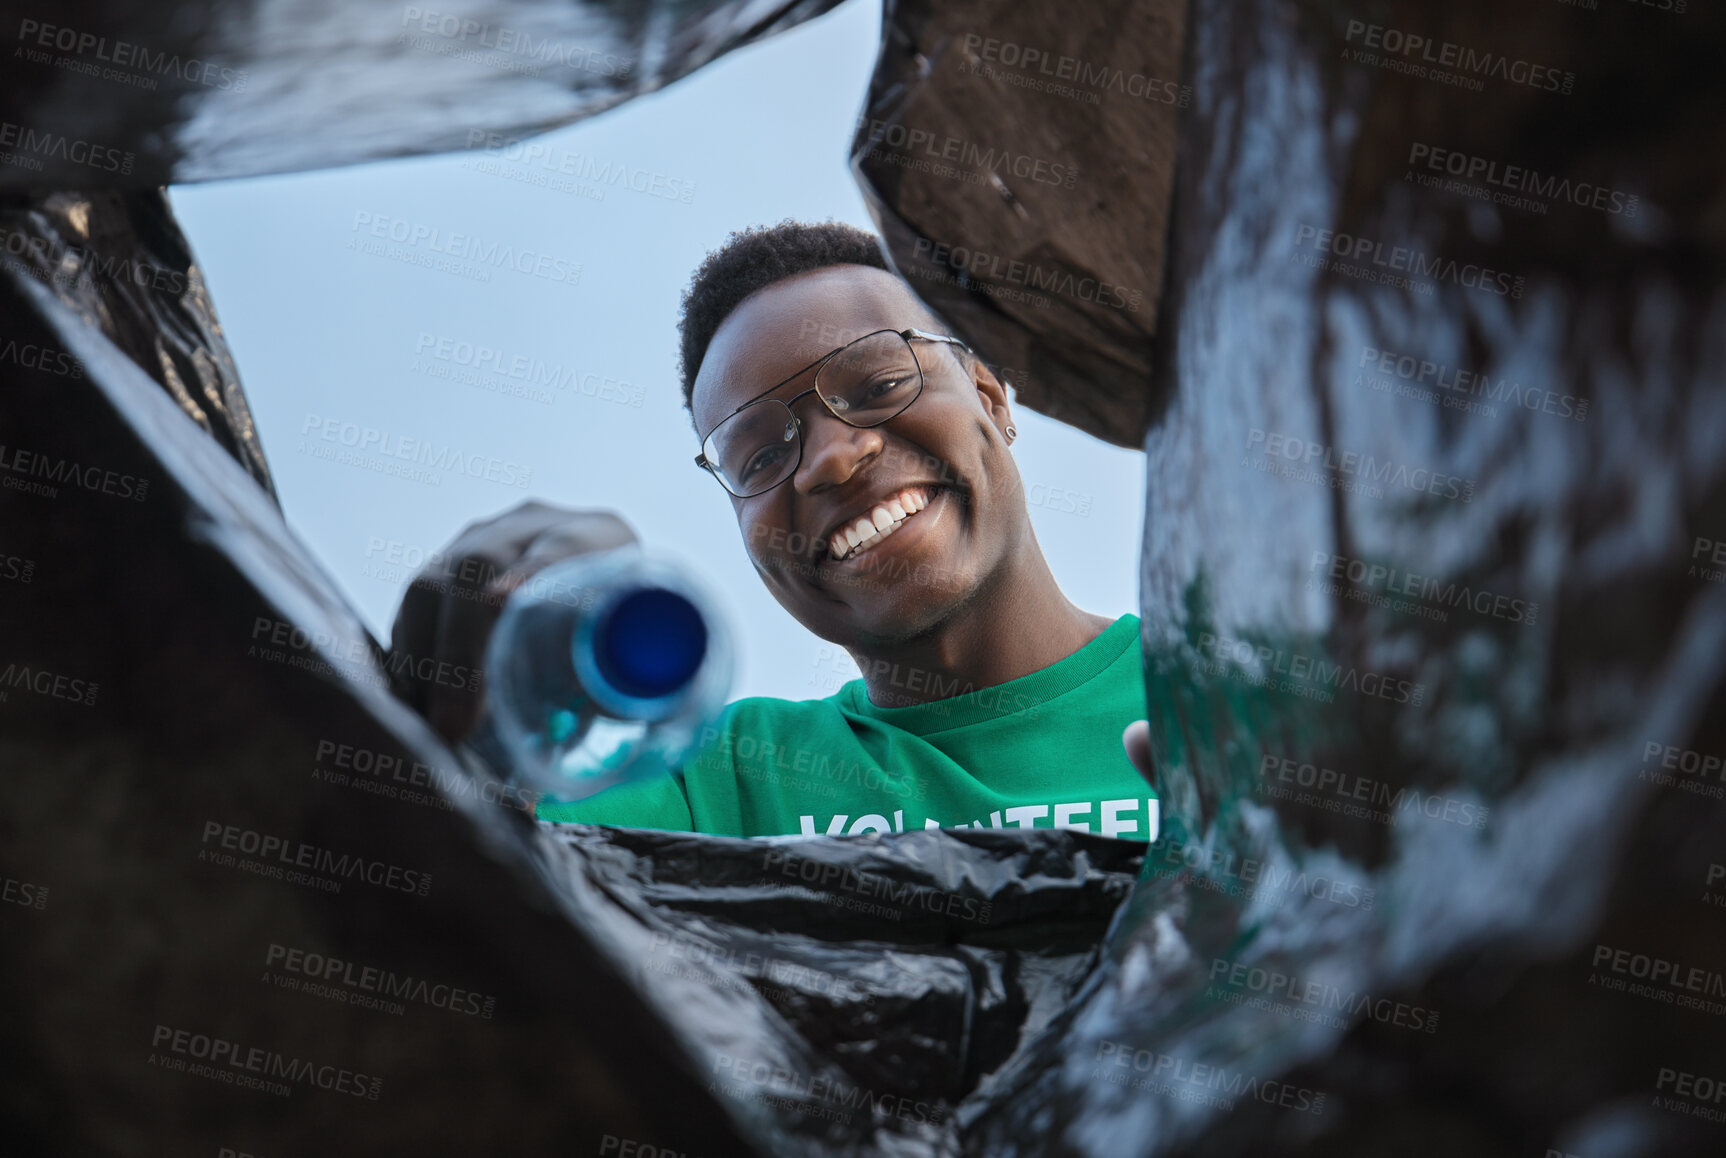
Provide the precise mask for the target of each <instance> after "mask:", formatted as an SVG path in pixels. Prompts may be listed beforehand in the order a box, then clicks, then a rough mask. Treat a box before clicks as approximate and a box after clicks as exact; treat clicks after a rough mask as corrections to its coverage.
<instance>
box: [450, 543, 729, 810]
mask: <svg viewBox="0 0 1726 1158" xmlns="http://www.w3.org/2000/svg"><path fill="white" fill-rule="evenodd" d="M732 662H733V661H732V651H731V641H730V637H729V633H728V632H727V631H726V628H725V623H724V621H723V619H722V618H721V617H720V615H719V613H718V610H717V606H716V605H715V603H714V602H713V600H712V599H711V598H710V597H709V596H708V594H707V593H706V592H705V591H704V590H703V589H702V587H701V585H700V584H699V583H697V582H696V581H695V580H694V579H693V577H692V576H691V575H689V573H688V572H687V571H686V569H684V568H682V567H680V566H678V565H675V564H673V563H671V562H669V561H668V560H666V559H663V558H660V557H658V556H655V555H652V554H649V553H645V552H643V551H642V550H641V549H640V548H639V547H635V546H629V547H622V548H618V549H615V550H611V551H604V552H600V553H597V554H591V555H582V556H578V557H576V558H573V559H567V560H565V561H563V562H561V563H556V564H553V565H552V566H550V567H547V568H545V569H544V570H542V571H539V572H538V573H536V574H535V575H533V576H532V577H531V578H529V579H528V580H527V581H526V582H525V583H523V584H522V585H521V587H519V588H518V589H517V590H516V591H515V592H513V593H512V594H511V595H510V597H509V599H508V601H507V602H505V604H504V608H503V613H502V615H501V616H500V617H499V619H498V622H497V627H496V628H495V629H494V630H493V632H492V637H491V642H490V644H489V645H488V646H487V649H486V680H487V692H486V700H487V715H486V722H485V726H484V728H483V729H482V733H489V734H484V735H483V736H482V738H481V739H480V740H479V741H478V742H479V743H480V744H481V746H482V748H484V749H489V751H487V755H488V756H490V757H491V758H492V759H493V760H494V762H499V763H501V764H503V766H504V768H506V769H507V770H508V773H509V776H510V779H511V780H512V781H513V782H515V783H519V784H521V785H523V786H524V787H526V788H529V789H532V790H535V791H537V792H538V793H540V795H541V798H542V799H546V800H551V801H571V800H581V799H584V798H585V797H588V796H592V795H593V794H594V793H596V792H600V791H603V790H604V789H607V788H610V787H613V786H614V785H617V784H622V783H625V782H627V781H630V780H637V779H642V778H646V777H650V776H653V775H656V774H661V773H664V772H666V771H668V770H669V769H671V768H672V767H674V766H676V764H677V763H678V762H679V761H680V760H681V759H682V758H683V757H684V756H685V755H687V754H688V753H689V752H690V750H691V749H692V748H693V747H694V746H695V744H696V741H697V739H698V737H699V735H700V733H701V731H702V729H703V728H704V727H705V726H706V725H708V724H710V723H711V722H712V720H713V719H714V717H716V716H717V715H718V713H719V709H720V708H721V707H722V706H723V705H724V702H725V697H726V694H727V693H728V692H729V690H730V687H731V680H732ZM499 757H501V760H500V759H499Z"/></svg>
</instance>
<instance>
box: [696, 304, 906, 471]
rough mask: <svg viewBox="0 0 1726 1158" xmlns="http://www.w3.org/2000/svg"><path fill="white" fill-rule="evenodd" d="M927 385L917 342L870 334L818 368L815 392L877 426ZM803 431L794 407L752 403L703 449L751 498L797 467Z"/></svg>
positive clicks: (834, 408)
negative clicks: (913, 347)
mask: <svg viewBox="0 0 1726 1158" xmlns="http://www.w3.org/2000/svg"><path fill="white" fill-rule="evenodd" d="M922 386H923V375H922V371H921V370H920V369H919V368H918V366H917V359H916V356H915V355H913V354H912V352H911V344H910V343H909V342H907V341H906V340H905V339H904V338H903V337H901V336H900V335H899V334H897V333H894V332H892V331H886V332H883V333H878V334H869V335H867V336H865V337H862V338H859V339H857V341H855V342H852V343H851V344H850V345H848V346H845V347H844V348H842V349H840V350H839V351H837V352H836V353H834V354H833V356H832V357H830V358H828V359H827V360H826V361H825V362H823V363H822V364H821V367H820V369H818V370H817V371H816V372H815V388H816V393H817V394H818V395H819V396H820V398H821V401H822V403H823V404H824V405H825V406H826V407H827V409H828V410H829V411H831V412H832V413H833V414H834V415H835V416H836V417H838V418H839V419H841V420H842V421H844V422H847V423H849V424H851V425H852V426H862V427H868V426H878V425H880V424H881V423H883V422H886V421H887V420H888V419H889V418H892V417H894V416H895V415H897V414H898V413H899V412H900V411H902V410H904V409H905V408H906V407H907V406H909V405H911V403H912V401H913V400H915V399H916V397H917V395H918V393H919V391H920V390H921V389H922ZM800 450H801V435H800V434H799V432H798V427H797V421H796V419H795V418H793V417H792V415H791V409H790V407H788V406H786V405H785V403H783V402H781V401H778V400H777V399H773V400H767V401H762V402H756V403H752V404H751V405H749V406H746V407H744V408H743V409H742V410H740V411H738V412H737V413H736V414H734V415H732V416H731V417H730V418H728V419H726V420H725V421H724V422H722V423H720V424H719V425H718V426H717V427H715V428H714V430H713V432H712V433H711V434H709V435H708V436H707V439H706V445H705V448H704V453H706V455H707V460H708V461H709V462H711V463H713V464H714V465H715V466H716V467H717V468H718V470H719V474H720V481H721V482H723V483H724V484H725V485H726V487H727V488H728V489H729V490H730V491H731V492H732V493H733V494H735V495H738V496H741V497H747V496H750V495H756V494H760V493H761V492H763V491H765V490H768V489H770V488H772V487H775V486H778V485H779V484H780V483H782V482H784V481H785V479H787V478H788V477H790V475H791V473H792V472H793V471H795V470H796V469H797V463H798V459H799V452H800Z"/></svg>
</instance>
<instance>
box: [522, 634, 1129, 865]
mask: <svg viewBox="0 0 1726 1158" xmlns="http://www.w3.org/2000/svg"><path fill="white" fill-rule="evenodd" d="M1138 642H1139V618H1138V616H1136V615H1123V616H1122V617H1121V618H1119V619H1117V620H1115V622H1114V623H1112V624H1110V625H1109V626H1108V627H1107V628H1106V629H1104V631H1103V633H1102V634H1101V635H1099V636H1098V637H1097V638H1096V639H1094V640H1092V641H1091V642H1090V643H1088V644H1086V645H1085V646H1084V647H1082V648H1080V649H1079V650H1078V651H1076V652H1074V653H1073V654H1072V655H1070V656H1068V657H1067V658H1066V659H1063V660H1061V661H1060V662H1059V663H1055V664H1052V665H1050V666H1049V667H1046V668H1044V669H1043V670H1041V671H1037V672H1032V673H1031V674H1030V675H1028V676H1022V677H1020V678H1019V679H1016V680H1009V681H1007V682H1006V683H1004V684H998V685H996V686H994V687H989V688H982V689H979V690H977V691H973V692H969V693H967V694H964V695H957V696H952V697H949V698H947V699H941V700H935V701H932V702H930V703H925V704H915V705H912V706H910V707H903V708H878V707H876V706H875V705H874V704H872V703H870V702H869V697H868V694H867V692H866V691H865V688H864V683H863V681H862V680H860V679H857V680H852V681H851V682H850V683H848V684H846V685H845V686H844V687H842V688H840V689H839V690H838V691H837V692H836V693H834V694H833V695H831V696H829V697H827V698H826V699H823V700H778V699H770V698H767V697H752V698H749V699H743V700H738V701H736V702H735V703H732V704H729V705H727V706H726V708H725V710H724V712H723V713H722V714H721V715H720V718H719V720H718V723H717V727H715V728H712V729H709V730H708V732H707V733H706V734H705V736H704V737H703V740H704V741H705V745H704V746H703V747H702V748H701V750H700V751H699V753H698V754H697V755H696V756H695V757H694V758H693V759H691V760H689V761H688V762H686V763H685V764H684V765H683V767H682V768H680V769H679V770H677V771H676V772H674V773H672V774H670V775H665V776H658V777H654V778H652V779H649V780H645V781H641V782H638V783H632V784H625V785H621V786H619V787H616V788H613V789H610V790H609V791H606V792H602V793H600V794H599V795H597V796H594V797H591V798H590V799H587V800H581V801H577V802H575V803H573V804H542V805H540V807H539V813H538V814H539V818H540V819H541V820H551V821H577V822H580V823H584V824H610V825H621V826H626V827H630V828H666V829H677V830H684V831H694V832H706V833H714V834H719V835H725V836H776V835H797V834H802V835H805V836H817V835H838V834H845V835H852V834H856V833H862V832H902V831H905V830H907V829H916V828H1015V827H1017V828H1050V827H1056V828H1077V829H1083V830H1086V831H1089V832H1095V833H1101V834H1103V835H1105V836H1117V837H1121V838H1123V839H1127V840H1144V841H1150V840H1155V839H1156V836H1157V825H1158V820H1159V808H1158V801H1157V798H1156V793H1155V792H1153V791H1152V790H1151V788H1150V786H1149V785H1148V784H1146V783H1145V780H1144V777H1142V776H1140V775H1139V773H1138V771H1137V770H1136V769H1135V768H1134V767H1133V765H1132V763H1131V762H1130V761H1129V760H1128V759H1127V755H1126V752H1125V751H1123V750H1122V748H1121V732H1122V730H1123V729H1125V728H1126V726H1127V725H1128V724H1130V723H1132V722H1133V721H1134V720H1138V719H1143V718H1144V715H1145V680H1144V670H1143V668H1142V667H1141V665H1140V656H1139V647H1138ZM889 679H890V680H891V679H893V676H892V675H891V674H890V675H889ZM898 682H902V683H903V682H908V681H904V680H901V681H898Z"/></svg>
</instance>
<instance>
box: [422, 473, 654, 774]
mask: <svg viewBox="0 0 1726 1158" xmlns="http://www.w3.org/2000/svg"><path fill="white" fill-rule="evenodd" d="M634 542H636V537H635V532H634V531H632V530H630V528H629V526H628V524H626V523H625V522H624V521H623V520H622V519H621V518H619V517H618V516H617V515H615V514H613V513H611V512H610V511H574V510H570V509H568V508H566V507H554V506H551V505H549V504H547V503H541V502H532V501H530V502H525V503H522V504H520V505H519V506H516V507H513V508H511V509H510V510H508V511H505V512H504V513H503V514H501V515H495V516H493V517H492V518H489V519H485V520H482V521H480V522H475V523H470V524H468V526H467V527H465V528H463V530H462V532H461V534H459V535H457V536H456V538H455V541H454V542H452V543H451V544H450V545H449V546H448V547H446V548H444V550H443V552H442V554H441V557H439V558H436V559H434V560H433V561H430V562H428V563H427V564H426V565H425V566H424V567H422V568H421V569H420V572H419V574H418V575H416V576H415V577H414V580H413V582H412V583H411V584H409V586H408V590H407V594H405V595H404V596H402V603H401V607H399V608H398V609H397V610H396V620H395V625H394V626H393V627H392V629H391V631H390V656H391V659H392V660H393V661H395V662H393V663H392V664H391V665H390V668H391V671H392V672H393V673H394V674H393V675H392V677H391V680H392V688H393V690H394V691H395V693H396V695H397V696H399V697H401V699H403V700H404V701H406V702H407V703H408V704H409V705H410V706H412V707H413V708H414V709H415V710H416V711H418V712H419V713H420V714H421V715H422V716H424V717H425V718H426V720H427V721H428V722H429V723H430V724H431V726H432V728H433V729H434V730H435V731H436V732H437V733H438V734H439V735H441V736H442V737H443V738H444V739H446V740H449V741H451V742H452V743H453V742H455V741H459V740H463V739H466V738H467V736H468V735H469V733H471V732H472V731H473V729H474V725H475V724H477V723H478V722H479V717H480V709H481V707H482V706H483V705H484V703H485V676H484V672H483V668H484V666H485V649H486V643H487V641H488V640H490V638H491V632H492V628H493V627H495V626H496V625H497V620H498V616H499V615H500V614H501V613H502V611H503V603H504V600H505V599H507V598H508V597H509V593H510V592H512V591H514V590H515V589H516V588H517V587H519V586H520V585H521V584H522V583H523V582H524V581H525V580H526V579H528V578H529V577H530V576H532V575H533V574H534V573H535V572H537V571H539V570H541V569H542V568H544V567H548V566H550V565H551V564H553V563H556V562H559V561H561V560H563V559H568V558H572V557H574V556H576V555H585V554H588V553H590V552H594V551H606V550H610V549H612V548H614V547H622V546H627V545H629V544H631V543H634ZM428 660H429V661H431V662H426V661H428ZM404 661H405V662H404ZM444 665H447V666H444ZM462 668H465V669H467V671H468V672H470V673H477V674H476V675H473V676H470V677H468V678H465V679H459V680H457V679H445V680H439V679H438V678H437V673H438V672H439V671H443V672H451V671H455V670H457V669H462Z"/></svg>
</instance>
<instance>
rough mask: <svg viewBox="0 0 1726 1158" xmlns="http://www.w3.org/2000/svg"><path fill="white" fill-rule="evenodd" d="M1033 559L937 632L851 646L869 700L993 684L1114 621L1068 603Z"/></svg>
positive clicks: (907, 699)
mask: <svg viewBox="0 0 1726 1158" xmlns="http://www.w3.org/2000/svg"><path fill="white" fill-rule="evenodd" d="M1036 561H1037V563H1040V564H1042V566H1040V567H1034V568H1033V569H1032V571H1031V573H1030V574H1027V575H1021V576H1009V577H1007V579H1006V582H1005V583H1004V584H1003V587H1004V589H1003V590H1000V591H995V592H991V593H989V594H987V595H985V596H983V597H982V598H981V599H978V600H975V601H973V602H971V603H969V604H967V605H966V606H965V607H964V608H962V609H960V610H959V611H958V612H957V613H956V614H955V615H954V616H953V617H952V618H951V619H950V620H948V621H947V622H946V623H944V624H942V626H941V629H940V630H939V631H936V632H933V633H931V634H929V635H927V636H923V637H921V638H919V639H916V640H913V641H910V642H907V643H904V644H896V645H874V646H869V647H867V648H862V647H859V648H854V649H852V651H851V657H852V659H854V660H856V662H857V666H858V667H859V668H861V669H862V671H863V680H864V684H865V686H866V687H867V688H868V690H869V702H870V703H872V704H874V705H875V706H876V707H882V708H902V707H909V706H910V705H913V704H923V703H929V702H930V701H933V700H940V699H946V698H947V697H949V696H956V695H963V694H965V693H967V692H973V691H976V690H978V689H980V688H987V687H994V686H995V685H996V684H1004V683H1006V682H1007V681H1008V680H1015V679H1018V678H1020V677H1021V676H1027V675H1030V674H1031V673H1032V672H1038V671H1042V670H1043V669H1044V668H1046V667H1049V666H1050V665H1052V664H1056V663H1059V662H1061V661H1062V660H1063V659H1066V658H1067V657H1068V656H1070V655H1072V654H1073V653H1074V652H1076V651H1078V650H1079V649H1081V648H1083V647H1084V646H1085V645H1086V644H1088V643H1090V642H1091V641H1092V640H1094V639H1096V638H1097V636H1099V635H1101V634H1102V633H1103V631H1104V629H1105V628H1107V627H1108V626H1109V624H1110V623H1111V622H1113V621H1112V620H1110V619H1108V618H1107V617H1106V616H1102V615H1092V614H1090V613H1089V612H1087V611H1083V610H1081V609H1080V608H1078V607H1076V606H1074V604H1073V603H1072V601H1071V600H1069V599H1068V598H1067V597H1066V596H1065V595H1063V594H1062V593H1061V589H1060V587H1059V586H1058V585H1057V584H1056V583H1055V578H1054V576H1053V575H1052V574H1050V573H1049V571H1048V566H1047V564H1046V563H1044V561H1043V560H1042V558H1041V556H1040V555H1039V556H1038V557H1037V560H1036ZM1039 572H1040V574H1039Z"/></svg>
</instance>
